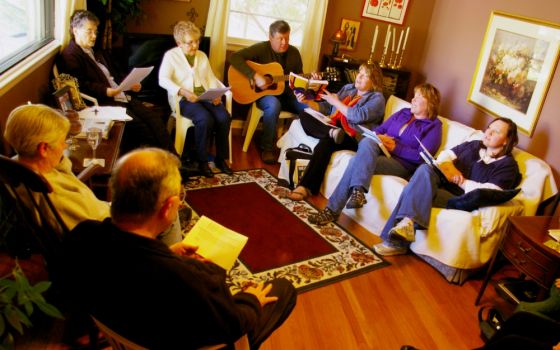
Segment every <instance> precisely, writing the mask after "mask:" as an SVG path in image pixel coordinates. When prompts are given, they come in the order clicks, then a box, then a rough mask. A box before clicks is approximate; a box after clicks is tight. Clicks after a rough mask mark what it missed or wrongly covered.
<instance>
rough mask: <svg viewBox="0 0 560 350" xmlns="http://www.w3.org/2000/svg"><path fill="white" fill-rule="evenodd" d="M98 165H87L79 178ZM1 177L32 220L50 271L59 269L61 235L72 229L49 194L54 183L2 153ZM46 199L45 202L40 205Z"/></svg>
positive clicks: (18, 207) (20, 211)
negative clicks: (69, 228) (43, 204)
mask: <svg viewBox="0 0 560 350" xmlns="http://www.w3.org/2000/svg"><path fill="white" fill-rule="evenodd" d="M99 168H100V166H99V165H97V164H95V165H92V166H90V167H88V168H86V169H84V171H82V173H80V175H78V178H79V179H80V180H82V181H84V180H86V179H88V178H89V177H91V176H92V175H93V174H95V172H96V171H97V169H99ZM0 180H2V184H3V186H4V188H5V191H3V192H4V193H5V194H7V195H9V196H11V199H12V200H13V202H14V204H15V207H16V208H15V209H16V211H17V213H18V214H19V215H20V216H21V217H22V218H24V219H25V220H26V222H27V223H28V224H30V226H31V227H30V228H31V230H32V231H33V233H34V235H33V236H34V238H35V243H36V245H37V247H38V248H39V250H40V252H41V254H42V255H43V257H44V258H45V261H46V263H47V268H48V270H49V273H56V272H55V270H56V267H55V266H53V265H56V264H57V263H56V261H57V259H58V256H59V253H60V246H61V241H62V238H63V237H64V235H66V234H67V233H68V231H69V230H68V226H66V224H65V223H64V220H62V217H61V216H60V214H59V213H58V211H57V209H56V207H55V206H54V205H53V203H52V201H51V199H50V198H49V193H51V192H52V187H51V185H50V184H49V182H48V181H47V180H46V179H45V178H44V177H43V176H42V175H41V174H39V173H36V172H35V171H33V170H32V169H31V168H29V167H28V166H26V165H25V164H23V163H21V162H18V161H17V160H14V159H11V158H8V157H6V156H3V155H0ZM43 201H44V203H46V205H45V206H43V207H41V206H40V203H41V202H43Z"/></svg>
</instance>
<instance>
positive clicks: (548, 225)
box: [475, 216, 560, 304]
mask: <svg viewBox="0 0 560 350" xmlns="http://www.w3.org/2000/svg"><path fill="white" fill-rule="evenodd" d="M559 220H560V218H558V217H552V216H513V217H510V218H509V222H510V226H509V229H508V232H507V233H506V235H505V237H504V238H503V240H502V244H501V245H500V251H501V252H502V254H503V255H504V257H505V258H506V259H507V260H508V261H509V262H511V263H512V264H513V266H515V268H516V269H517V270H518V271H519V272H521V273H522V274H524V275H525V276H527V277H528V278H530V279H531V280H533V281H535V282H536V283H537V284H538V285H539V286H540V287H541V292H540V293H539V297H540V298H543V297H544V296H545V295H546V294H547V291H548V290H549V289H550V286H551V285H552V283H553V282H554V280H555V279H556V278H558V277H560V253H558V252H557V251H555V250H552V249H550V248H548V247H546V246H545V245H544V242H546V241H547V240H549V239H551V238H550V236H549V235H548V230H549V229H558V228H559V227H560V222H559ZM495 260H496V256H494V257H493V258H492V261H491V262H490V266H489V267H488V272H487V273H486V277H485V279H484V282H483V284H482V286H481V288H480V291H479V293H478V296H477V299H476V302H475V304H478V302H479V301H480V298H481V297H482V294H483V293H484V290H485V288H486V286H487V284H488V281H489V279H490V277H491V274H492V268H493V265H494V262H495Z"/></svg>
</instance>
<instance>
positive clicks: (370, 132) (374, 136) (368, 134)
mask: <svg viewBox="0 0 560 350" xmlns="http://www.w3.org/2000/svg"><path fill="white" fill-rule="evenodd" d="M358 126H359V127H360V129H362V132H363V134H362V135H363V136H365V137H369V138H370V139H372V140H373V141H375V142H376V143H377V145H378V146H379V148H380V149H381V151H383V154H384V155H385V157H387V158H391V153H389V150H388V149H387V147H385V145H384V144H383V142H381V139H380V138H379V136H377V134H376V133H375V131H373V130H369V129H368V128H364V127H363V126H362V125H358Z"/></svg>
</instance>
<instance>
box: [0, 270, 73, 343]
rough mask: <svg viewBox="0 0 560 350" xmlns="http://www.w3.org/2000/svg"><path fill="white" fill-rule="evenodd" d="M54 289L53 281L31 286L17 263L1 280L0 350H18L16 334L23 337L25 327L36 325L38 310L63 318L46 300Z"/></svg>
mask: <svg viewBox="0 0 560 350" xmlns="http://www.w3.org/2000/svg"><path fill="white" fill-rule="evenodd" d="M10 277H11V278H10ZM50 286H51V282H49V281H42V282H39V283H37V284H35V285H31V284H30V283H29V281H28V280H27V277H26V276H25V274H24V273H23V270H22V269H21V267H20V266H19V264H18V263H17V261H16V265H15V267H14V268H13V270H12V271H11V273H10V274H9V275H7V276H4V277H1V278H0V350H4V349H13V348H14V333H15V331H17V332H18V333H19V334H23V332H24V329H25V328H29V327H31V326H32V323H31V321H30V317H31V315H32V314H33V311H34V309H35V308H38V309H39V310H40V311H42V312H43V313H45V314H46V315H48V316H51V317H55V318H60V319H62V318H63V316H62V314H61V313H60V311H59V310H58V309H57V308H56V307H55V306H53V305H51V304H49V303H48V302H47V301H46V300H45V298H44V297H43V293H44V292H46V291H47V290H48V289H49V288H50Z"/></svg>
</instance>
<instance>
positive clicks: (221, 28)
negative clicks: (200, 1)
mask: <svg viewBox="0 0 560 350" xmlns="http://www.w3.org/2000/svg"><path fill="white" fill-rule="evenodd" d="M228 17H229V0H210V7H209V9H208V18H207V20H206V29H205V31H204V35H205V36H209V37H210V57H209V59H210V65H211V66H212V70H213V71H214V74H215V75H216V77H217V78H218V79H220V80H222V81H223V80H224V77H223V75H224V74H223V73H224V66H225V63H226V49H227V28H228Z"/></svg>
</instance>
